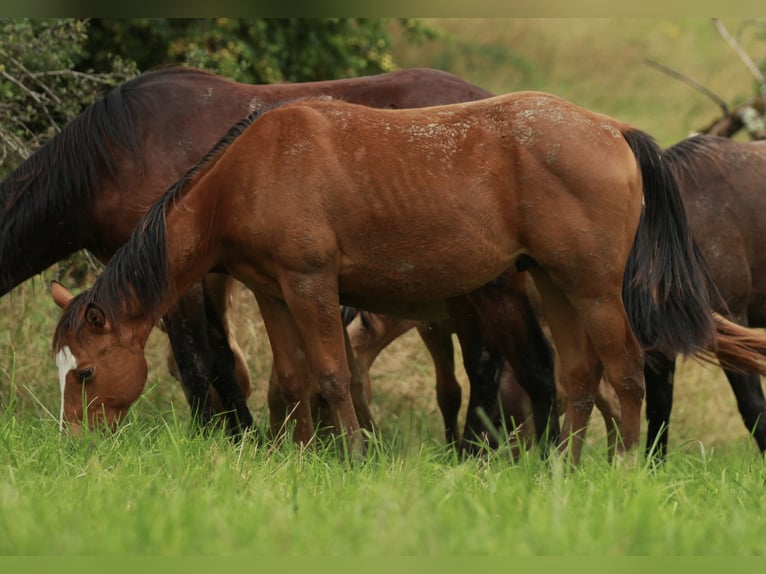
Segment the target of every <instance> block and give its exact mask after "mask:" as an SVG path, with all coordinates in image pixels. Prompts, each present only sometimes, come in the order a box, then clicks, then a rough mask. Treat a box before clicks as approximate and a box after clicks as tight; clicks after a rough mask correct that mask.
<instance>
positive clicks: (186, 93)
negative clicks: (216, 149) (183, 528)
mask: <svg viewBox="0 0 766 574" xmlns="http://www.w3.org/2000/svg"><path fill="white" fill-rule="evenodd" d="M316 94H327V95H330V96H334V97H337V98H340V99H345V100H348V101H351V102H356V103H360V104H364V105H368V106H376V107H381V108H408V107H420V106H427V105H433V104H441V103H452V102H460V101H466V100H476V99H480V98H484V97H488V96H490V95H491V94H490V93H489V92H487V91H486V90H483V89H482V88H479V87H478V86H475V85H472V84H469V83H467V82H465V81H463V80H461V79H459V78H457V77H456V76H454V75H452V74H448V73H445V72H441V71H438V70H431V69H412V70H402V71H397V72H391V73H387V74H380V75H377V76H369V77H363V78H355V79H347V80H337V81H328V82H309V83H301V84H278V85H248V84H240V83H235V82H232V81H230V80H228V79H226V78H223V77H221V76H216V75H213V74H210V73H207V72H203V71H201V70H194V69H189V68H172V69H164V70H160V71H156V72H150V73H147V74H144V75H142V76H139V77H138V78H136V79H134V80H131V81H129V82H126V83H125V84H122V85H120V86H119V87H117V88H115V89H113V90H112V91H110V92H109V93H108V94H107V95H106V96H105V97H104V98H103V99H101V100H99V101H97V102H95V103H94V104H93V105H91V106H89V107H88V108H87V109H86V110H85V111H84V112H83V113H82V114H81V115H80V116H79V117H77V118H75V119H74V120H72V121H71V122H69V123H68V124H67V125H66V126H65V127H64V129H63V130H62V132H61V133H60V134H58V135H57V136H55V137H53V138H52V139H51V140H50V141H49V142H48V143H47V144H46V145H44V146H43V147H42V148H41V149H39V150H38V151H37V152H36V153H35V154H34V155H32V156H31V157H30V158H29V159H28V160H26V161H25V162H24V163H22V164H21V165H20V166H19V167H18V168H17V169H16V170H15V171H14V172H13V173H11V174H10V175H9V176H8V177H7V178H6V179H5V180H4V181H3V182H2V183H0V295H3V294H5V293H8V292H9V291H10V290H11V289H13V288H14V287H15V286H17V285H18V284H20V283H21V282H22V281H25V280H26V279H28V278H30V277H32V276H33V275H35V274H37V273H40V272H41V271H43V270H44V269H46V268H47V267H48V266H50V265H52V264H53V263H55V262H57V261H60V260H61V259H63V258H64V257H66V256H68V255H70V254H72V253H74V252H76V251H78V250H80V249H86V250H88V251H90V252H91V253H93V254H94V255H95V256H96V257H97V258H98V259H100V260H101V261H102V262H106V261H108V260H109V259H110V258H111V257H112V255H114V253H115V251H116V250H117V248H118V247H120V246H121V245H122V244H123V243H125V241H127V239H128V237H129V235H130V232H131V231H132V229H133V227H134V226H135V224H136V222H137V221H138V220H139V218H140V217H141V215H142V214H143V213H144V212H145V211H146V209H147V208H148V207H149V206H150V205H151V204H152V203H154V202H155V201H156V199H157V198H159V197H160V195H162V193H163V192H164V191H165V190H167V188H168V187H169V186H170V185H171V184H172V183H173V182H174V181H176V180H177V179H178V178H179V177H180V176H181V175H183V174H184V173H185V172H186V170H188V169H189V168H191V167H192V166H194V165H195V164H196V163H197V162H198V161H199V160H200V159H201V158H202V157H203V155H204V154H205V153H206V152H207V151H208V150H209V149H210V148H211V147H212V146H213V145H214V144H215V143H216V142H217V141H218V140H219V139H220V138H221V137H222V136H223V135H224V134H225V133H226V131H227V130H228V129H229V127H230V126H232V125H233V124H234V123H236V122H237V121H239V120H240V119H242V118H243V117H245V116H247V115H248V114H249V113H250V112H251V111H252V110H253V109H254V108H255V107H257V106H259V105H262V104H263V103H270V102H275V101H279V100H283V99H289V98H294V97H297V96H308V95H316ZM219 311H220V309H216V305H215V303H214V301H213V300H212V298H211V295H210V292H209V289H208V284H206V285H204V286H203V283H202V282H198V283H196V284H195V285H193V286H192V287H191V288H190V289H189V290H188V291H187V292H186V293H184V295H183V297H181V299H180V300H179V302H178V304H177V305H176V306H175V307H174V308H173V309H172V310H169V312H168V314H167V315H166V316H165V317H164V325H165V327H166V330H167V332H168V335H169V338H170V341H171V344H172V348H173V352H174V355H175V359H176V362H177V363H178V366H179V371H180V376H181V380H182V383H183V386H184V390H185V392H186V395H187V398H188V400H189V402H190V405H191V408H192V412H193V413H194V415H195V420H197V421H198V422H199V423H200V424H206V423H207V422H208V421H210V420H211V418H212V417H213V408H212V405H211V402H210V400H209V396H208V392H209V388H210V383H211V382H212V383H213V386H214V388H215V389H216V390H217V391H218V395H219V396H220V398H221V400H222V402H223V405H222V408H224V410H226V411H228V412H229V413H232V416H231V420H230V424H231V425H233V426H234V427H236V426H237V425H238V424H242V425H244V426H249V425H250V424H251V422H252V419H251V416H250V412H249V410H248V408H247V405H246V403H245V398H246V396H247V392H248V390H249V375H248V374H247V368H246V366H243V365H242V364H241V363H242V359H241V358H240V357H238V356H236V355H234V354H233V353H232V350H231V348H230V346H229V342H228V340H227V329H226V325H225V323H224V322H223V321H222V320H221V317H220V313H219ZM235 350H236V348H235ZM235 371H236V372H238V373H240V374H241V378H240V380H241V387H242V390H240V387H239V386H238V385H237V384H236V382H235V380H236V377H235V375H234V373H235Z"/></svg>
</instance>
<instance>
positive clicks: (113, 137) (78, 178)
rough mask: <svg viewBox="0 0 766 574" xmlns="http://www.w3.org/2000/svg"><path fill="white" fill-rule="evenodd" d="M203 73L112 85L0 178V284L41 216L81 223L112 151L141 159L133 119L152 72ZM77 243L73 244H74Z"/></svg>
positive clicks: (8, 283) (22, 263) (113, 169)
mask: <svg viewBox="0 0 766 574" xmlns="http://www.w3.org/2000/svg"><path fill="white" fill-rule="evenodd" d="M177 74H208V72H203V71H201V70H196V69H192V68H164V69H161V70H157V71H153V72H148V73H145V74H142V75H141V76H138V77H136V78H133V79H132V80H129V81H127V82H125V83H123V84H121V85H119V86H116V87H114V88H112V89H111V90H110V91H109V92H108V93H107V94H106V95H105V96H104V97H103V98H101V99H99V100H97V101H96V102H94V103H93V104H91V105H90V106H88V107H87V108H86V109H85V110H84V111H83V112H82V113H80V114H79V115H78V116H77V117H75V118H74V119H73V120H71V121H70V122H68V123H67V124H66V125H65V126H64V128H63V129H62V130H61V132H60V133H58V134H57V135H55V136H54V137H52V138H51V139H50V140H48V141H47V142H46V143H45V144H44V145H43V146H41V147H40V148H39V149H38V150H37V151H35V153H33V154H32V155H31V156H30V157H29V158H28V159H27V160H25V161H24V162H23V163H21V165H19V166H18V167H17V168H16V169H15V170H14V171H13V172H11V173H10V174H9V175H8V177H6V178H5V179H4V180H3V181H2V182H0V263H1V264H0V285H1V286H2V288H3V290H4V291H5V290H8V289H9V288H11V287H12V286H13V281H12V277H13V274H14V273H15V272H16V270H18V269H20V268H25V267H28V266H29V262H28V261H26V260H25V257H24V249H23V245H20V243H23V242H24V241H26V238H29V237H33V236H35V234H39V233H40V232H41V227H43V226H44V222H48V223H50V222H55V223H56V224H60V223H62V222H66V224H67V225H68V226H71V228H72V229H80V228H81V226H83V225H84V224H85V213H86V210H85V209H84V206H85V205H87V204H88V203H89V202H90V200H91V199H92V197H93V196H94V194H95V193H96V192H97V191H98V189H99V187H100V183H101V178H102V177H103V176H104V175H105V174H108V175H109V176H111V177H115V176H116V173H117V169H118V164H117V159H116V157H115V154H116V153H117V152H118V151H123V152H127V153H128V154H129V155H130V156H132V158H133V160H134V161H135V163H136V164H137V165H138V166H139V169H142V167H143V165H144V160H143V155H142V150H141V145H140V142H138V141H137V138H136V133H135V125H136V124H137V122H138V121H139V120H140V117H141V109H142V108H141V106H142V102H143V100H144V99H145V98H146V96H147V94H148V91H149V88H147V83H148V82H149V81H150V80H152V79H154V78H156V77H157V76H158V75H177ZM78 248H79V246H77V245H75V246H74V249H73V250H72V251H74V250H76V249H78Z"/></svg>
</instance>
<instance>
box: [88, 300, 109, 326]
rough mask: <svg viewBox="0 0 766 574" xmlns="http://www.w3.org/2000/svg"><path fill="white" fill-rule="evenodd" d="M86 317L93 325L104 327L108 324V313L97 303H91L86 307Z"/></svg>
mask: <svg viewBox="0 0 766 574" xmlns="http://www.w3.org/2000/svg"><path fill="white" fill-rule="evenodd" d="M85 319H86V320H87V321H88V324H89V325H90V326H91V327H95V328H96V329H103V328H104V325H106V315H105V314H104V310H103V309H102V308H101V307H99V306H98V305H96V304H95V303H89V304H88V307H87V308H86V309H85Z"/></svg>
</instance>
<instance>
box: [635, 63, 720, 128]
mask: <svg viewBox="0 0 766 574" xmlns="http://www.w3.org/2000/svg"><path fill="white" fill-rule="evenodd" d="M644 61H645V62H646V64H648V65H649V66H652V67H653V68H655V69H657V70H659V71H660V72H663V73H665V74H667V75H669V76H671V77H673V78H675V79H677V80H681V81H682V82H685V83H687V84H689V85H690V86H691V87H693V88H694V89H696V90H697V91H699V92H702V93H703V94H704V95H706V96H707V97H708V98H710V99H711V100H713V101H714V102H715V103H716V104H717V105H718V107H719V108H721V110H723V113H724V114H728V113H729V106H728V105H727V104H726V102H725V101H724V100H723V98H721V97H719V96H718V95H716V94H715V93H714V92H713V91H712V90H710V89H708V88H706V87H705V86H703V85H702V84H700V83H699V82H698V81H697V80H693V79H692V78H690V77H689V76H686V75H684V74H682V73H681V72H677V71H676V70H673V69H672V68H669V67H667V66H666V65H664V64H660V63H659V62H655V61H654V60H649V59H647V60H644Z"/></svg>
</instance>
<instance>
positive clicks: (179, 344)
mask: <svg viewBox="0 0 766 574" xmlns="http://www.w3.org/2000/svg"><path fill="white" fill-rule="evenodd" d="M163 324H164V327H165V331H166V332H167V334H168V338H169V339H170V346H171V349H172V351H173V357H174V358H175V363H176V367H177V369H178V378H179V382H180V383H181V387H182V388H183V391H184V394H185V396H186V400H187V401H188V402H189V407H190V409H191V414H192V419H193V420H194V422H195V424H196V425H197V426H198V427H200V428H204V427H206V426H208V425H210V424H211V423H212V421H213V419H214V417H215V410H214V408H213V403H212V400H211V396H210V382H211V380H212V378H213V374H212V373H213V366H212V364H211V361H210V359H209V356H210V352H209V349H210V341H209V339H208V336H207V327H206V316H205V304H204V295H203V292H202V284H201V283H195V284H194V285H193V286H192V287H191V288H189V289H188V290H187V291H186V292H185V293H184V294H183V296H182V297H180V298H179V300H178V303H177V304H176V306H175V307H174V308H173V309H171V310H170V311H169V312H168V313H167V314H166V315H165V316H164V317H163Z"/></svg>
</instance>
